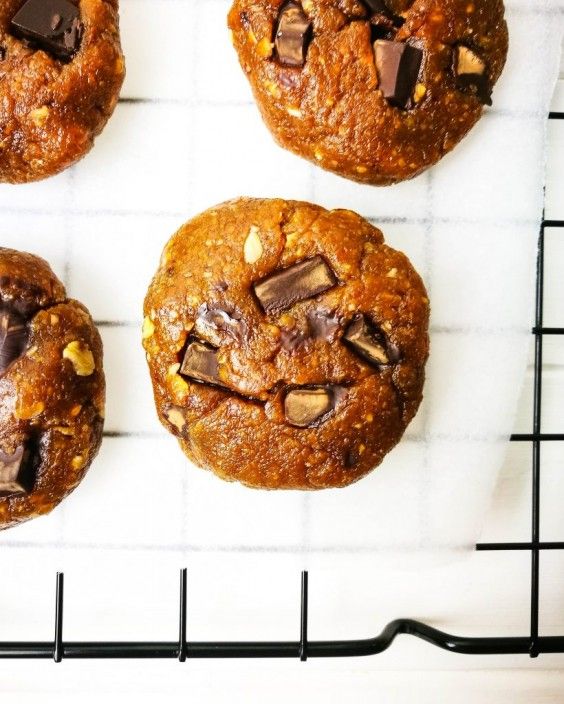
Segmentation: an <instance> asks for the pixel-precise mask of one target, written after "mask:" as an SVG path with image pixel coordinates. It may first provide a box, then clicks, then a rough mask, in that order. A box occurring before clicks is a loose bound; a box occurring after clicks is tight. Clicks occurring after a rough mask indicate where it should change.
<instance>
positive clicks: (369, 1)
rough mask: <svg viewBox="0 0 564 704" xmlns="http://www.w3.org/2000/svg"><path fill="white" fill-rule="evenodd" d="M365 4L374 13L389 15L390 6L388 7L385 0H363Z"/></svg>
mask: <svg viewBox="0 0 564 704" xmlns="http://www.w3.org/2000/svg"><path fill="white" fill-rule="evenodd" d="M363 2H364V4H365V5H366V7H367V8H368V10H369V11H370V12H372V13H374V14H375V15H376V14H383V15H387V14H388V12H389V8H388V7H387V5H386V3H385V2H384V0H363Z"/></svg>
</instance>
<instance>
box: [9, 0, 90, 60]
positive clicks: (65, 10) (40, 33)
mask: <svg viewBox="0 0 564 704" xmlns="http://www.w3.org/2000/svg"><path fill="white" fill-rule="evenodd" d="M10 27H11V30H12V32H13V33H14V34H15V35H16V36H18V37H20V38H22V39H27V40H30V41H32V42H34V43H35V44H37V46H39V47H40V48H41V49H45V50H46V51H48V52H50V53H51V54H53V55H54V56H56V57H57V58H59V59H70V58H71V56H72V55H73V54H74V53H75V52H76V51H77V50H78V47H79V46H80V40H81V38H82V31H83V25H82V22H81V21H80V10H79V9H78V7H77V6H76V5H74V4H73V3H72V2H68V0H27V2H25V3H24V5H23V6H22V7H21V8H20V9H19V11H18V12H17V13H16V14H15V16H14V17H13V19H12V21H11V23H10Z"/></svg>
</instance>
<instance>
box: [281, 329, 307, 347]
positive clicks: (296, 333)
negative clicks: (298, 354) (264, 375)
mask: <svg viewBox="0 0 564 704" xmlns="http://www.w3.org/2000/svg"><path fill="white" fill-rule="evenodd" d="M308 339H309V338H308V336H307V335H306V334H305V333H304V332H303V331H302V330H296V329H294V330H281V331H280V342H281V343H282V349H285V350H286V351H287V352H295V351H296V350H297V349H299V348H300V347H304V346H305V345H307V342H308Z"/></svg>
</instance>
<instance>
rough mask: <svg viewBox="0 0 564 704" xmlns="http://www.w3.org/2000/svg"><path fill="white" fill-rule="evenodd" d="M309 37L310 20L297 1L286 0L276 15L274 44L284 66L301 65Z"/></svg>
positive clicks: (279, 59)
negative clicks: (276, 23) (276, 24)
mask: <svg viewBox="0 0 564 704" xmlns="http://www.w3.org/2000/svg"><path fill="white" fill-rule="evenodd" d="M310 38H311V22H310V20H309V19H308V18H307V16H306V14H305V13H304V11H303V9H302V6H301V5H300V4H299V3H297V2H291V1H290V2H287V3H286V4H285V5H283V6H282V9H281V10H280V14H279V16H278V26H277V28H276V35H275V38H274V46H275V48H276V55H277V57H278V61H279V62H280V63H281V64H282V65H284V66H303V65H304V64H305V60H306V54H307V48H308V45H309V41H310Z"/></svg>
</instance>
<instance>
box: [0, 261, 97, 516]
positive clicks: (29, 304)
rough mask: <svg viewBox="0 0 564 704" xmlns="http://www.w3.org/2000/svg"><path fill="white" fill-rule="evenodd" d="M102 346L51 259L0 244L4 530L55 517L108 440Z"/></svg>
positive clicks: (0, 508)
mask: <svg viewBox="0 0 564 704" xmlns="http://www.w3.org/2000/svg"><path fill="white" fill-rule="evenodd" d="M104 399H105V383H104V372H103V369H102V342H101V340H100V336H99V334H98V331H97V330H96V328H95V326H94V323H93V322H92V319H91V317H90V315H89V314H88V311H87V310H86V308H85V307H84V306H83V305H82V304H80V303H78V302H77V301H74V300H70V299H68V298H67V297H66V293H65V289H64V287H63V285H62V284H61V282H60V281H59V280H58V279H57V278H56V277H55V275H54V274H53V272H52V271H51V269H50V268H49V265H48V264H47V262H45V261H44V260H43V259H40V258H39V257H35V256H33V255H31V254H25V253H23V252H17V251H15V250H11V249H4V248H0V529H1V528H8V527H10V526H13V525H15V524H17V523H21V522H23V521H26V520H29V519H31V518H35V517H36V516H39V515H42V514H45V513H48V512H49V511H51V509H53V508H54V507H55V506H56V505H57V504H58V503H59V502H60V501H62V499H64V498H65V496H67V494H69V493H70V492H71V491H72V490H73V489H74V488H75V487H76V486H77V485H78V484H79V482H80V481H81V479H82V478H83V476H84V475H85V473H86V471H87V469H88V467H89V466H90V463H91V462H92V460H93V459H94V457H95V456H96V453H97V451H98V448H99V445H100V442H101V439H102V426H103V414H104Z"/></svg>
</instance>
